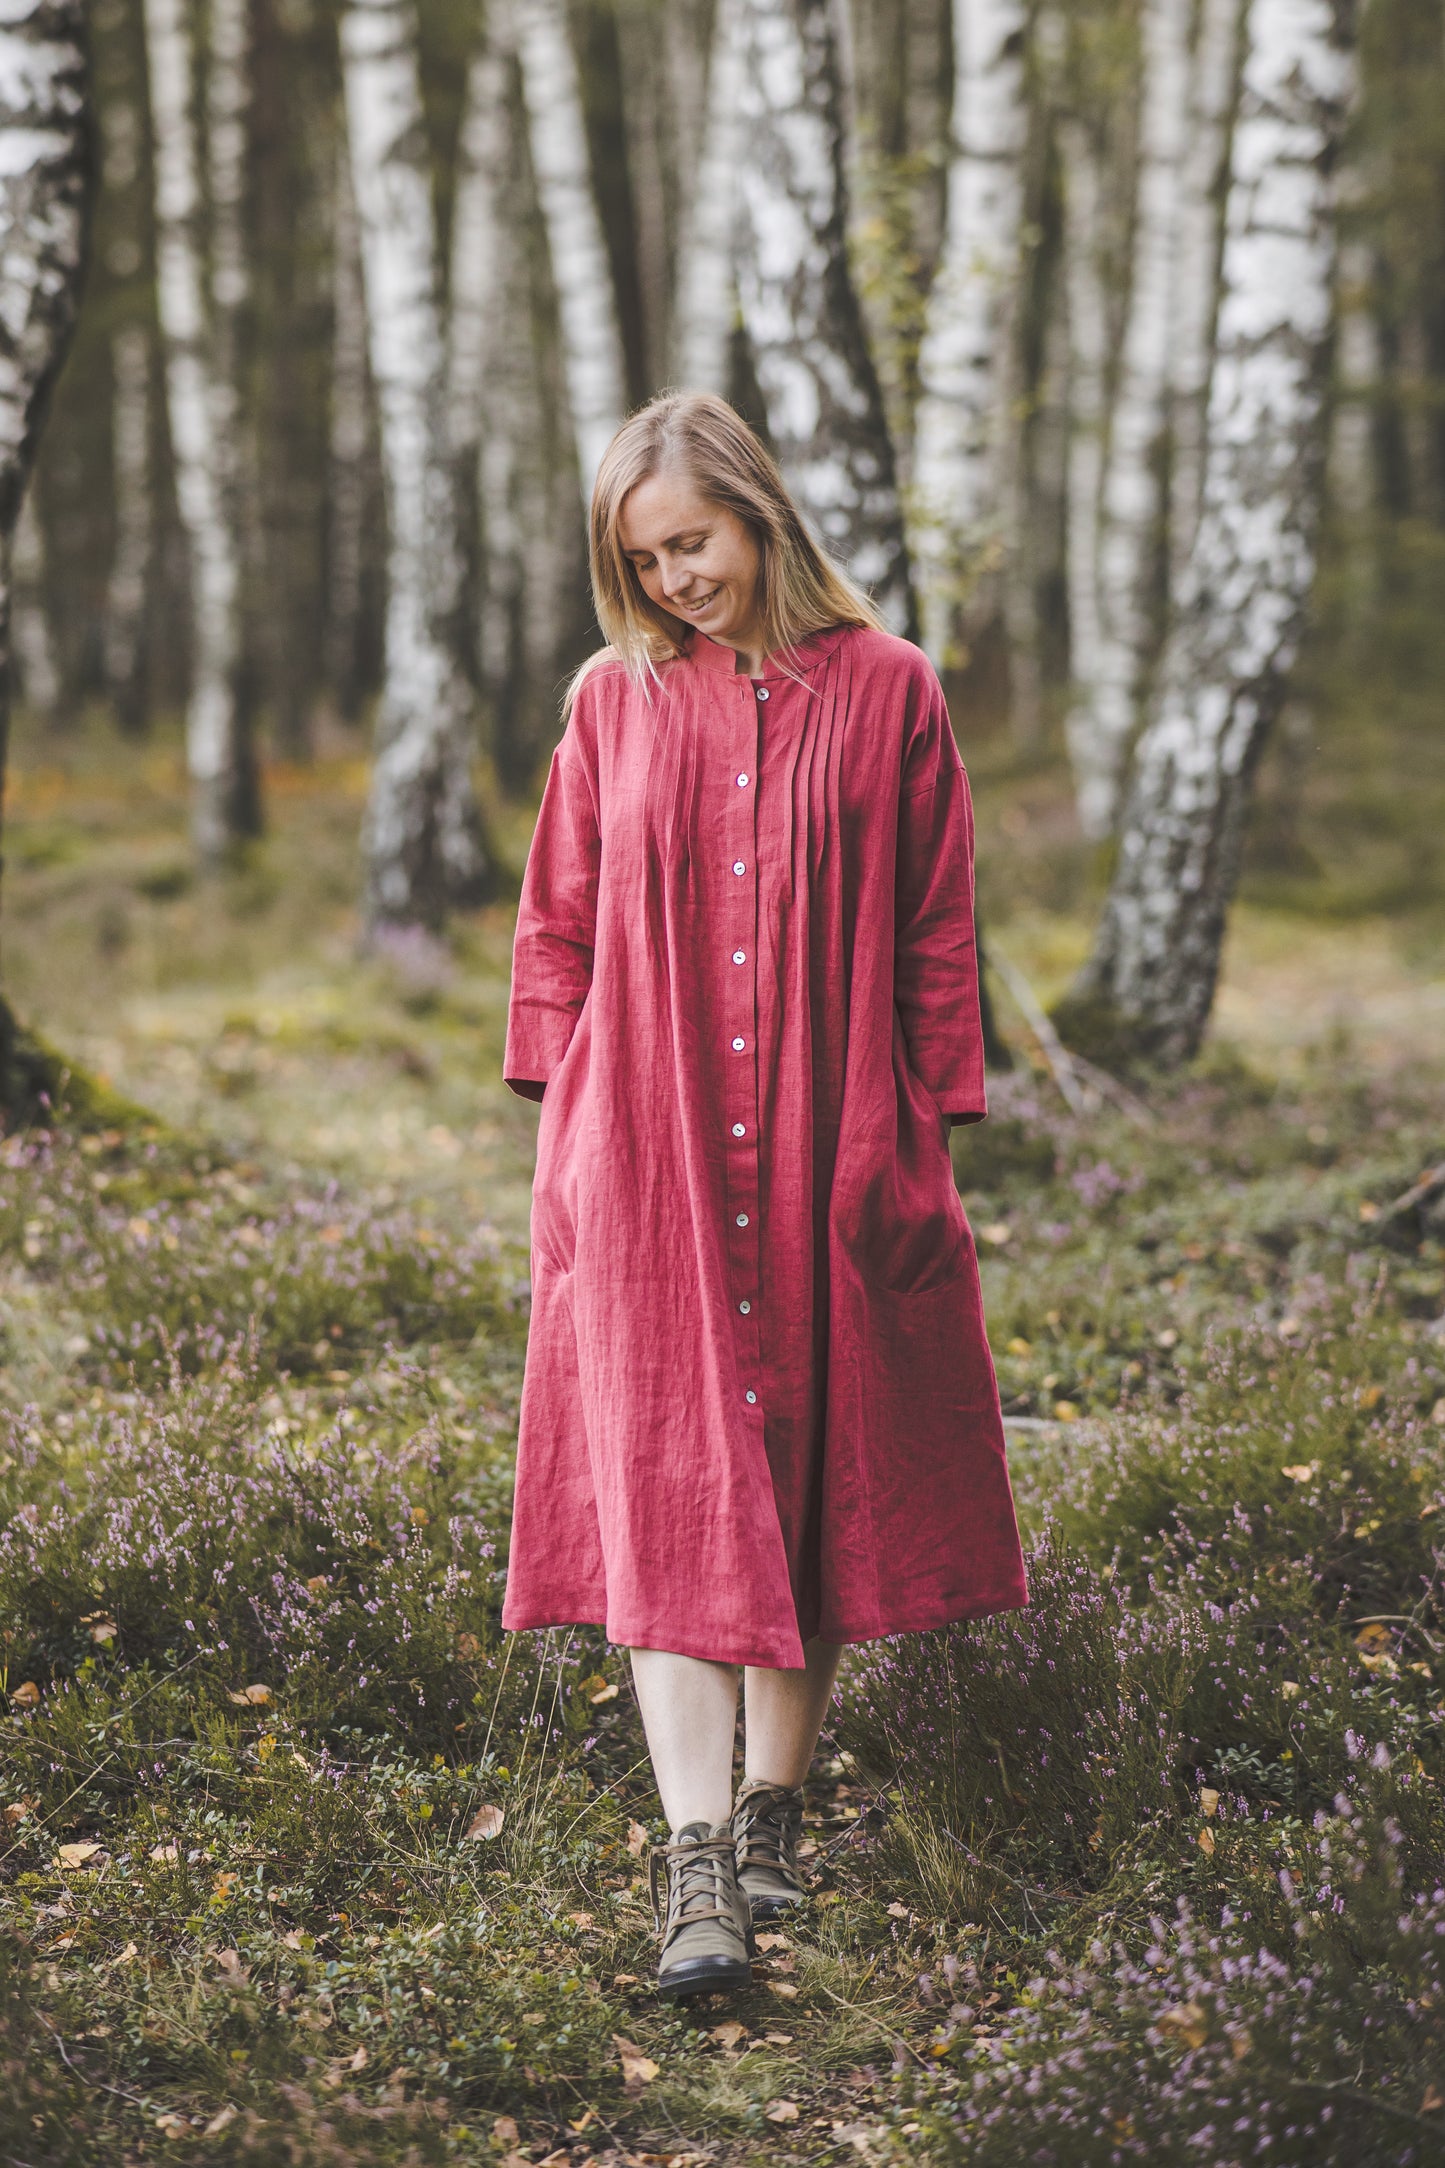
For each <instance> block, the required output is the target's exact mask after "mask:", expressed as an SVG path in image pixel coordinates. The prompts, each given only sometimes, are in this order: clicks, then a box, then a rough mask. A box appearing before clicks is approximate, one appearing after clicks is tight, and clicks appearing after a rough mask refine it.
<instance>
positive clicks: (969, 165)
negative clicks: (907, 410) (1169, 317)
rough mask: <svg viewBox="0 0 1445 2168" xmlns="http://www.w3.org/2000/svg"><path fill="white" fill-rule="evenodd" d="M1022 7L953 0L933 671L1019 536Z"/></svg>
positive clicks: (924, 376) (929, 448) (935, 389)
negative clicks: (1014, 513)
mask: <svg viewBox="0 0 1445 2168" xmlns="http://www.w3.org/2000/svg"><path fill="white" fill-rule="evenodd" d="M1029 14H1030V9H1029V0H954V11H953V41H954V80H953V128H952V136H953V154H952V157H951V159H950V163H949V172H948V201H947V208H946V212H945V224H944V238H943V251H942V255H941V258H940V261H939V266H938V273H937V276H936V278H935V280H934V285H933V292H932V295H931V297H930V301H929V309H928V319H927V324H926V327H925V331H924V337H923V346H922V350H921V352H920V354H919V388H920V395H919V402H918V412H917V418H916V420H915V424H914V439H913V447H914V448H913V475H914V503H913V521H912V536H913V544H914V552H915V556H916V559H917V566H918V585H919V602H920V612H921V617H922V626H923V644H924V646H925V647H926V648H927V650H928V652H929V654H930V656H931V657H932V658H933V661H934V663H935V664H936V665H938V666H939V667H940V668H942V667H946V666H947V665H949V664H950V663H952V662H955V661H957V660H959V659H960V653H959V629H960V626H961V624H962V623H963V622H964V621H965V620H966V619H967V618H970V617H976V616H977V615H978V614H979V610H978V600H979V597H978V590H979V588H980V586H981V585H983V584H986V583H987V581H988V577H989V575H990V574H991V573H993V572H995V571H996V570H997V569H998V568H999V567H1000V565H1001V562H1002V559H1003V558H1004V556H1005V555H1006V554H1007V552H1008V551H1009V550H1010V549H1011V548H1012V547H1013V546H1014V545H1015V543H1016V539H1017V538H1016V535H1014V534H1013V533H1012V532H1011V531H1010V530H1011V518H1010V511H1011V506H1012V503H1013V501H1014V499H1013V491H1012V488H1011V483H1010V475H1009V469H1010V466H1011V464H1012V463H1014V462H1015V461H1016V458H1017V430H1016V427H1015V424H1014V418H1013V415H1012V411H1011V410H1012V398H1013V390H1014V384H1015V356H1014V316H1015V303H1016V298H1017V293H1018V288H1019V281H1020V262H1019V243H1020V223H1021V219H1022V213H1023V154H1024V146H1025V141H1026V137H1027V127H1028V113H1027V107H1026V100H1025V87H1024V67H1025V51H1026V43H1027V38H1028V32H1029ZM994 606H996V604H995V605H994ZM985 607H987V605H985Z"/></svg>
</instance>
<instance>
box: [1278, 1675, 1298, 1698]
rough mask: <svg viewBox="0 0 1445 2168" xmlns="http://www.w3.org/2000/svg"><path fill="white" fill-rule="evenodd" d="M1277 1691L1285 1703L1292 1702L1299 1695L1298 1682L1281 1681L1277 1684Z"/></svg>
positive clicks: (1294, 1680)
mask: <svg viewBox="0 0 1445 2168" xmlns="http://www.w3.org/2000/svg"><path fill="white" fill-rule="evenodd" d="M1279 1690H1280V1692H1281V1693H1282V1694H1283V1696H1284V1698H1285V1700H1286V1701H1293V1700H1295V1698H1296V1697H1297V1695H1298V1693H1299V1680H1298V1679H1281V1680H1280V1682H1279Z"/></svg>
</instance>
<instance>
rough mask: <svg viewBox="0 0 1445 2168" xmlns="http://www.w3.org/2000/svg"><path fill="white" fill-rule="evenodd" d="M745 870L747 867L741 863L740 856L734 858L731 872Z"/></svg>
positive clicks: (742, 871)
mask: <svg viewBox="0 0 1445 2168" xmlns="http://www.w3.org/2000/svg"><path fill="white" fill-rule="evenodd" d="M747 870H748V869H747V867H746V866H745V865H744V864H743V862H742V860H741V859H740V858H735V859H734V860H733V872H734V873H746V872H747Z"/></svg>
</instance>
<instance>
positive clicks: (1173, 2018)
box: [1154, 2002, 1209, 2048]
mask: <svg viewBox="0 0 1445 2168" xmlns="http://www.w3.org/2000/svg"><path fill="white" fill-rule="evenodd" d="M1154 2024H1155V2027H1156V2029H1157V2030H1158V2031H1159V2032H1162V2033H1173V2034H1175V2035H1176V2037H1177V2038H1179V2039H1180V2040H1184V2041H1186V2042H1187V2043H1188V2045H1189V2046H1190V2047H1192V2048H1202V2047H1203V2045H1204V2043H1205V2041H1206V2040H1207V2039H1208V2038H1209V2021H1208V2019H1207V2018H1206V2016H1205V2014H1204V2010H1203V2007H1202V2005H1201V2004H1199V2003H1197V2002H1178V2003H1175V2004H1174V2006H1173V2007H1172V2009H1168V2010H1165V2011H1163V2012H1162V2013H1161V2014H1160V2016H1158V2017H1156V2018H1155V2020H1154Z"/></svg>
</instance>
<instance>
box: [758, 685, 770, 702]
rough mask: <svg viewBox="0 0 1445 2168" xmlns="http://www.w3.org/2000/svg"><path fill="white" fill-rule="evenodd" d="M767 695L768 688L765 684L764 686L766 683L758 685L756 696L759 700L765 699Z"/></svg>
mask: <svg viewBox="0 0 1445 2168" xmlns="http://www.w3.org/2000/svg"><path fill="white" fill-rule="evenodd" d="M767 697H768V688H767V686H766V685H760V686H759V687H758V698H759V700H766V699H767Z"/></svg>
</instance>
